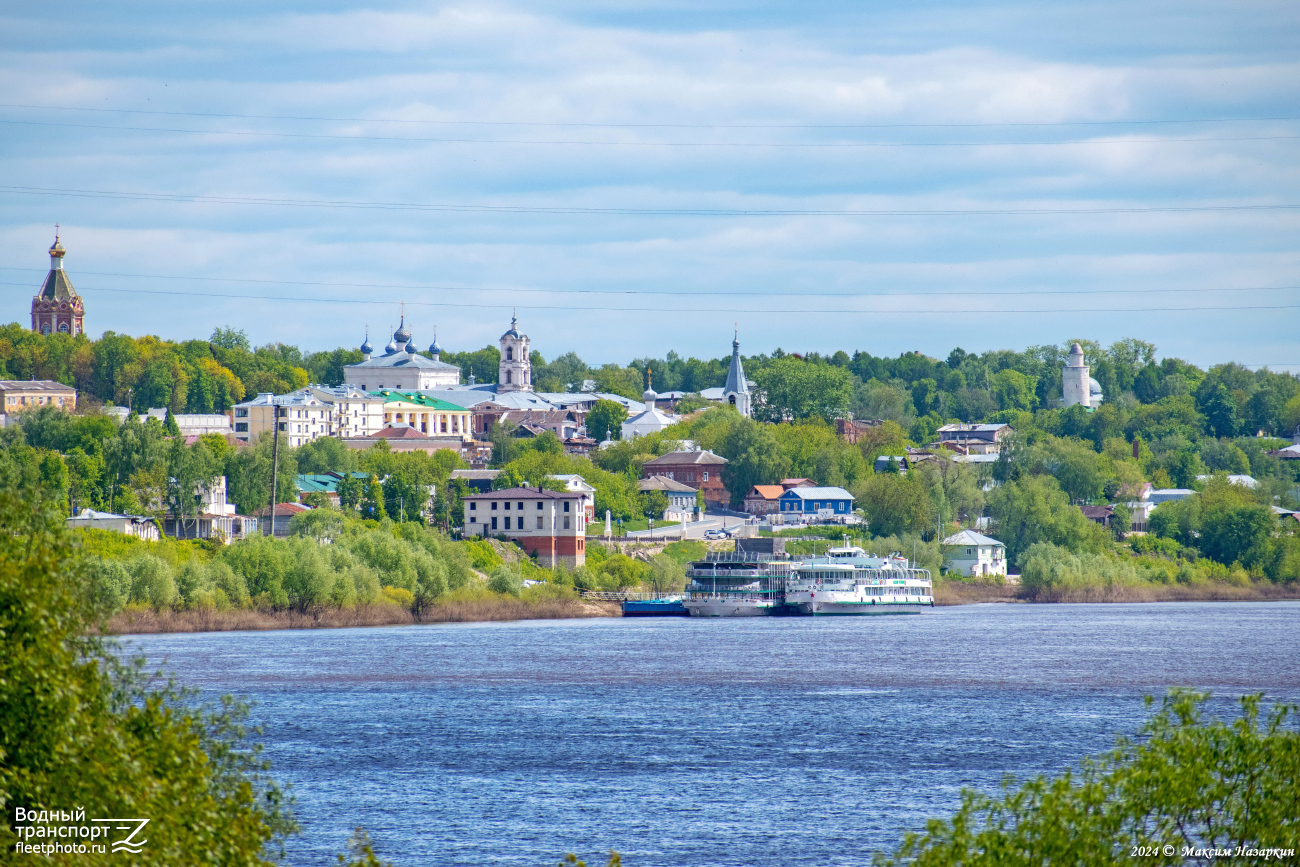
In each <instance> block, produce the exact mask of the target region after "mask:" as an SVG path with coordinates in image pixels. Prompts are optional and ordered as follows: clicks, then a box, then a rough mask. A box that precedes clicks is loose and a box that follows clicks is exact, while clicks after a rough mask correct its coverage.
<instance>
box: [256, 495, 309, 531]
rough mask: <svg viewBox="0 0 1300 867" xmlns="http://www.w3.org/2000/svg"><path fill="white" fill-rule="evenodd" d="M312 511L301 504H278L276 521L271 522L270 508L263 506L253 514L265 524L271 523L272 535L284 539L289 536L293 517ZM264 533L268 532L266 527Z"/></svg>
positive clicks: (263, 529)
mask: <svg viewBox="0 0 1300 867" xmlns="http://www.w3.org/2000/svg"><path fill="white" fill-rule="evenodd" d="M310 511H311V509H309V508H307V507H306V506H304V505H301V504H300V503H277V504H276V507H275V520H274V521H271V507H270V506H263V507H262V508H260V509H258V510H257V511H256V512H254V513H253V514H254V515H255V516H256V517H258V518H260V519H261V520H262V521H263V522H266V521H271V523H270V529H271V535H272V536H279V537H281V538H283V537H285V536H288V535H289V522H290V521H292V520H293V516H294V515H301V514H302V513H303V512H310ZM262 532H263V533H265V532H266V526H263V527H262Z"/></svg>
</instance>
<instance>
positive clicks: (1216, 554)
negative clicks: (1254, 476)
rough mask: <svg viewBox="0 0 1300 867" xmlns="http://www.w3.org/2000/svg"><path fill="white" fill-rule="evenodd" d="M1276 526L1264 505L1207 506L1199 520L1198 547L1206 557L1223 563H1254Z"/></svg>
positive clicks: (1274, 519)
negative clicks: (1199, 538)
mask: <svg viewBox="0 0 1300 867" xmlns="http://www.w3.org/2000/svg"><path fill="white" fill-rule="evenodd" d="M1276 527H1277V519H1276V518H1275V517H1274V516H1273V513H1272V512H1271V511H1270V510H1269V509H1268V507H1266V506H1261V505H1258V504H1253V503H1252V504H1246V505H1240V506H1228V507H1217V508H1215V507H1211V508H1207V509H1206V510H1205V513H1204V517H1203V518H1202V521H1201V544H1200V547H1201V548H1202V550H1204V552H1205V553H1206V555H1207V556H1209V557H1211V558H1212V559H1214V560H1217V561H1219V562H1220V563H1223V564H1225V565H1232V564H1233V563H1242V564H1244V565H1246V566H1251V565H1254V564H1255V563H1256V562H1257V561H1258V560H1259V559H1260V557H1261V555H1262V554H1263V551H1262V548H1263V546H1264V544H1265V543H1266V542H1267V541H1268V538H1269V535H1270V534H1271V533H1272V531H1273V530H1274V529H1275V528H1276Z"/></svg>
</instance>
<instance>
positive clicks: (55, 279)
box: [32, 226, 86, 335]
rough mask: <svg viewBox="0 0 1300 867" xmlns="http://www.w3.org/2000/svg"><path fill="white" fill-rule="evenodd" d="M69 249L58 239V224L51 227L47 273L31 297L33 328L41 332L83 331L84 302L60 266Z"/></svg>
mask: <svg viewBox="0 0 1300 867" xmlns="http://www.w3.org/2000/svg"><path fill="white" fill-rule="evenodd" d="M67 252H68V251H67V250H65V249H63V245H62V244H60V243H59V227H58V226H55V227H54V245H53V246H51V247H50V273H49V274H47V275H46V276H45V282H44V283H43V284H41V291H40V292H38V293H36V297H35V298H33V299H32V331H35V332H38V333H40V334H73V335H75V334H84V333H85V331H86V329H85V325H84V317H85V313H86V307H85V302H83V301H82V300H81V296H80V295H78V294H77V290H76V289H73V288H72V281H71V280H69V279H68V274H67V272H66V271H64V270H63V256H64V254H65V253H67Z"/></svg>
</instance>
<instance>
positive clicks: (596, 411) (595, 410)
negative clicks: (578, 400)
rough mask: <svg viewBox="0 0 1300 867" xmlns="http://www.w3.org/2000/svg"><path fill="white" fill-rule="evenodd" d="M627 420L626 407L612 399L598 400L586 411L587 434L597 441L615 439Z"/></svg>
mask: <svg viewBox="0 0 1300 867" xmlns="http://www.w3.org/2000/svg"><path fill="white" fill-rule="evenodd" d="M625 421H627V409H626V407H624V406H623V404H621V403H618V402H617V401H613V400H604V399H601V400H598V401H596V404H595V405H594V406H593V407H592V408H591V412H589V413H587V436H589V437H591V438H592V439H594V440H597V441H598V442H603V441H604V440H616V439H618V438H619V433H620V431H621V430H622V424H623V422H625Z"/></svg>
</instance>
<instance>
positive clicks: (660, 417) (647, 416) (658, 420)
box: [620, 388, 680, 440]
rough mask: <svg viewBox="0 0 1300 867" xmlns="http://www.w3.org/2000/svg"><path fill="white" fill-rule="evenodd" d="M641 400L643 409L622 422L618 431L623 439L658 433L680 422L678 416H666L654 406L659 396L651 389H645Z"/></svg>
mask: <svg viewBox="0 0 1300 867" xmlns="http://www.w3.org/2000/svg"><path fill="white" fill-rule="evenodd" d="M641 399H642V400H643V401H645V409H644V410H643V411H641V412H639V413H637V414H636V415H634V416H629V417H628V419H627V421H625V422H623V427H622V428H621V430H620V436H621V437H622V438H623V439H625V440H630V439H635V438H636V437H639V436H645V435H646V434H652V433H658V432H659V431H661V430H664V429H666V428H670V427H672V426H673V425H675V424H677V422H678V421H679V420H680V419H679V417H678V416H675V415H668V414H667V413H666V412H663V411H661V410H660V409H659V408H658V407H657V406H656V405H655V401H656V400H658V399H659V395H657V394H655V391H654V389H653V388H647V389H646V390H645V393H644V394H642V395H641Z"/></svg>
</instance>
